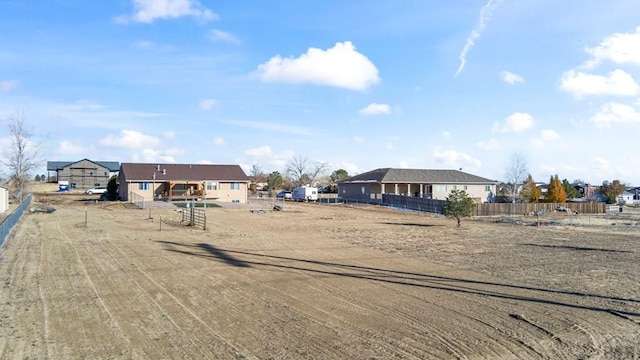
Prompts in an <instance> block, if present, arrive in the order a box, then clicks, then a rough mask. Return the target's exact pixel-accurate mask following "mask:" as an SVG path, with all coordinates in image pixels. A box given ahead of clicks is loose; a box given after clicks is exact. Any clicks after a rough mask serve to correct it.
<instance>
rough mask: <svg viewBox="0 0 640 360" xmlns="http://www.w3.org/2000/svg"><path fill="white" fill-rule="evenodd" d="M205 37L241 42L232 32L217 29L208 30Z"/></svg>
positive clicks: (212, 39)
mask: <svg viewBox="0 0 640 360" xmlns="http://www.w3.org/2000/svg"><path fill="white" fill-rule="evenodd" d="M207 38H208V39H209V40H211V41H216V42H226V43H231V44H240V42H241V41H240V39H238V38H237V37H236V36H235V35H233V34H232V33H229V32H226V31H222V30H218V29H212V30H209V32H208V33H207Z"/></svg>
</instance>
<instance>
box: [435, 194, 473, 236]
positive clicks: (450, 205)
mask: <svg viewBox="0 0 640 360" xmlns="http://www.w3.org/2000/svg"><path fill="white" fill-rule="evenodd" d="M475 209H476V203H475V202H473V199H471V198H470V197H469V195H467V192H466V191H464V190H452V191H451V193H450V194H449V196H447V199H446V202H445V204H444V206H443V207H442V214H443V215H445V216H447V217H448V218H451V219H456V220H457V222H458V227H460V220H462V218H463V217H470V216H472V215H473V212H474V210H475Z"/></svg>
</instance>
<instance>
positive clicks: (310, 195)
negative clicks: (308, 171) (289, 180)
mask: <svg viewBox="0 0 640 360" xmlns="http://www.w3.org/2000/svg"><path fill="white" fill-rule="evenodd" d="M291 197H292V199H293V200H294V201H318V188H317V187H313V186H309V185H304V186H298V187H296V188H293V191H292V192H291Z"/></svg>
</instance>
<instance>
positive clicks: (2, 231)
mask: <svg viewBox="0 0 640 360" xmlns="http://www.w3.org/2000/svg"><path fill="white" fill-rule="evenodd" d="M32 199H33V195H29V196H27V198H26V199H25V200H24V201H23V202H22V204H20V206H18V208H16V209H15V210H14V211H13V212H12V213H11V214H9V215H8V216H7V217H5V218H4V219H3V220H2V222H1V223H0V246H2V245H4V242H5V240H6V239H7V237H8V236H9V234H10V233H11V230H12V229H13V227H14V226H15V225H16V224H17V223H18V221H20V219H21V218H22V215H24V212H25V210H26V209H27V207H28V206H29V204H31V200H32Z"/></svg>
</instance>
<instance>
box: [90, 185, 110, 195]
mask: <svg viewBox="0 0 640 360" xmlns="http://www.w3.org/2000/svg"><path fill="white" fill-rule="evenodd" d="M106 192H107V188H106V187H100V186H98V187H94V188H91V189H87V190H85V191H84V193H85V194H89V195H93V194H104V193H106Z"/></svg>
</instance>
